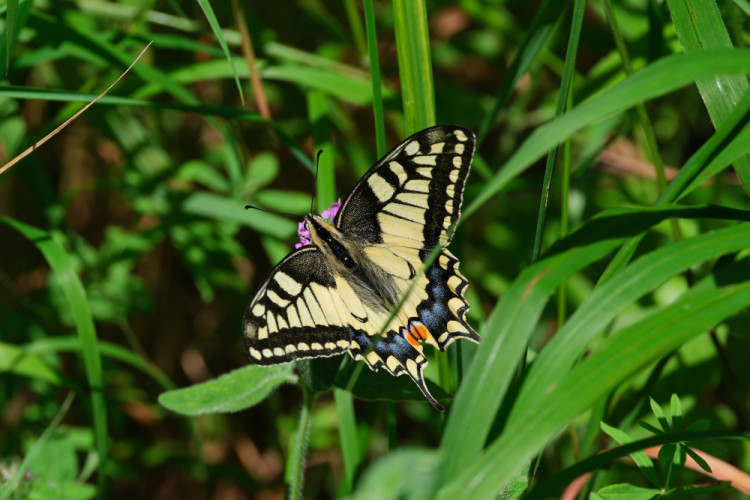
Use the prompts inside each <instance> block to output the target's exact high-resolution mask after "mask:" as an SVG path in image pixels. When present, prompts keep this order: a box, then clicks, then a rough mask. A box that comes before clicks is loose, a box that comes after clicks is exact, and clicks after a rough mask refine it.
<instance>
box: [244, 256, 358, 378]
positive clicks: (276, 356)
mask: <svg viewBox="0 0 750 500" xmlns="http://www.w3.org/2000/svg"><path fill="white" fill-rule="evenodd" d="M334 286H335V277H334V276H333V274H332V273H331V272H330V269H329V268H328V266H326V265H325V261H324V259H322V257H321V255H320V252H319V251H318V250H317V249H316V248H315V247H312V246H307V247H303V248H301V249H299V250H296V251H295V252H293V253H292V254H290V255H289V256H287V257H286V258H285V259H284V260H282V261H281V262H280V263H279V264H278V265H277V266H276V267H275V268H274V270H273V271H271V275H270V276H269V277H268V279H267V280H266V281H265V283H263V285H262V286H261V287H260V289H259V290H258V292H257V293H256V295H255V298H254V299H253V301H252V302H251V303H250V305H249V306H248V308H247V311H246V312H245V319H244V322H243V333H244V335H243V338H244V340H245V347H246V348H247V351H248V354H249V355H250V358H251V359H252V361H253V362H255V363H257V364H260V365H271V364H276V363H285V362H288V361H292V360H293V359H295V358H310V357H319V356H333V355H334V354H339V353H342V352H344V351H346V350H347V349H349V347H350V343H351V342H350V340H351V328H350V326H349V324H348V323H346V322H345V321H343V320H342V319H341V317H340V315H339V309H340V308H341V307H343V306H342V305H341V304H340V302H341V299H340V298H339V296H338V295H337V294H335V293H333V294H332V293H331V292H330V290H331V288H332V287H334Z"/></svg>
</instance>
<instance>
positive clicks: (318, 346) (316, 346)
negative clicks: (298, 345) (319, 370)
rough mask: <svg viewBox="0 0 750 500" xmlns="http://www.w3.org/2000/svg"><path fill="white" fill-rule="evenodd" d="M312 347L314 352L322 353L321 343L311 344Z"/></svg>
mask: <svg viewBox="0 0 750 500" xmlns="http://www.w3.org/2000/svg"><path fill="white" fill-rule="evenodd" d="M310 347H312V349H313V351H322V350H323V346H322V345H321V344H320V343H319V342H313V343H312V344H310Z"/></svg>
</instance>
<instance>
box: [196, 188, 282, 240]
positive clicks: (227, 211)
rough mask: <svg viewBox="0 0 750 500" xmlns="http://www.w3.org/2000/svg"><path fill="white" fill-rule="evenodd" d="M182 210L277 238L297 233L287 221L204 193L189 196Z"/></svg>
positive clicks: (234, 201) (225, 198)
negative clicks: (249, 210) (234, 223)
mask: <svg viewBox="0 0 750 500" xmlns="http://www.w3.org/2000/svg"><path fill="white" fill-rule="evenodd" d="M182 210H184V211H185V212H187V213H189V214H195V215H202V216H204V217H209V218H211V219H215V220H220V221H231V222H237V223H240V224H243V225H246V226H249V227H251V228H253V229H255V230H256V231H258V232H260V233H264V234H268V235H270V236H276V237H277V238H287V239H288V238H291V237H292V236H293V235H294V234H295V233H296V232H297V224H296V223H294V222H292V221H290V220H288V219H285V218H283V217H280V216H278V215H275V214H271V213H268V212H261V211H258V210H253V211H252V212H248V211H246V210H245V209H244V205H243V204H242V202H240V201H238V200H235V199H233V198H228V197H225V196H220V195H217V194H213V193H208V192H204V191H197V192H195V193H193V194H191V195H189V196H188V197H187V198H186V199H185V201H184V202H183V203H182Z"/></svg>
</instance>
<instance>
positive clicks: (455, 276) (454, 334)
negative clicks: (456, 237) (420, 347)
mask: <svg viewBox="0 0 750 500" xmlns="http://www.w3.org/2000/svg"><path fill="white" fill-rule="evenodd" d="M425 275H426V276H427V280H428V283H429V284H428V287H427V295H428V298H427V300H423V301H422V303H421V304H420V305H419V307H418V308H417V314H418V315H419V318H420V320H421V321H422V323H423V324H424V326H425V327H427V329H428V330H429V331H430V332H431V333H432V335H433V336H435V337H436V338H437V344H438V348H439V349H440V350H441V351H445V350H446V349H447V348H448V346H449V345H450V344H451V343H452V342H453V341H454V340H456V339H459V338H465V339H467V340H471V341H472V342H477V343H478V342H479V340H480V337H479V335H478V334H477V333H476V332H475V331H474V330H473V329H472V328H471V326H469V324H468V323H467V321H466V311H468V310H469V303H468V302H467V301H466V299H465V298H464V290H465V289H466V287H467V285H468V284H469V282H468V281H467V280H466V278H464V277H463V275H462V274H461V273H460V272H459V270H458V259H457V258H456V257H454V256H453V254H451V253H450V252H449V251H448V250H447V249H443V251H442V252H441V253H440V255H439V256H438V258H437V259H435V262H433V263H432V265H431V266H430V268H429V269H428V270H427V272H426V273H425Z"/></svg>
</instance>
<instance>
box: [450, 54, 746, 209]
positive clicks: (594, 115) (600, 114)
mask: <svg viewBox="0 0 750 500" xmlns="http://www.w3.org/2000/svg"><path fill="white" fill-rule="evenodd" d="M747 72H750V51H748V50H745V49H731V50H727V49H725V50H716V51H703V52H696V53H690V54H678V55H673V56H668V57H664V58H662V59H660V60H658V61H656V62H654V63H653V64H651V65H649V66H647V67H646V68H643V69H642V70H640V71H636V72H635V73H633V74H632V75H631V76H629V77H628V78H626V79H625V80H624V81H622V82H620V83H618V84H617V85H614V86H613V87H611V88H609V89H607V90H605V91H604V92H602V93H600V94H598V95H596V96H594V97H592V98H591V99H589V100H587V101H585V102H583V103H581V104H579V105H578V106H577V107H576V108H574V109H573V110H572V111H570V112H569V113H566V114H564V115H563V116H561V117H559V118H557V119H555V120H553V121H551V122H549V123H546V124H544V125H542V126H541V127H539V128H537V129H536V130H535V131H534V132H533V133H532V134H531V135H530V136H529V138H528V139H526V141H524V142H523V144H521V146H520V147H519V148H518V149H517V150H516V152H515V154H514V155H513V156H512V157H511V158H510V159H509V160H508V161H507V162H506V164H505V165H504V167H503V168H502V169H501V170H500V171H499V172H498V173H497V174H496V175H495V176H494V177H493V178H492V179H490V181H489V182H488V183H487V184H486V186H485V187H484V189H483V190H482V191H481V192H480V193H479V195H478V196H477V197H476V198H475V199H474V200H473V201H472V202H471V204H470V205H469V206H468V207H467V208H466V209H465V210H464V218H466V216H467V215H469V214H471V213H473V212H475V211H476V210H477V209H478V208H479V207H480V206H481V205H483V204H484V203H485V202H486V201H487V200H489V199H490V198H491V197H493V196H494V195H495V194H497V192H498V191H500V190H501V189H503V188H504V187H505V186H506V185H507V184H508V182H510V181H511V180H512V179H514V178H515V177H516V176H518V175H519V174H520V173H521V172H523V171H524V169H526V168H527V167H529V166H530V165H531V164H532V163H533V162H535V161H536V160H538V159H539V158H540V157H541V156H542V155H544V154H545V153H546V152H547V151H549V149H550V148H552V147H554V146H556V145H557V144H560V143H561V142H562V141H564V140H565V139H567V138H568V137H571V136H572V135H573V134H575V133H576V132H577V131H578V130H580V129H582V128H583V127H585V126H587V125H590V124H592V123H594V122H595V121H597V120H601V119H603V118H605V117H608V116H611V115H613V114H615V113H619V112H622V111H624V110H626V109H629V108H631V107H633V106H634V105H636V104H638V103H641V102H645V101H647V100H649V99H652V98H654V97H658V96H660V95H664V94H667V93H669V92H671V91H673V90H676V89H678V88H681V87H684V86H685V85H687V84H689V83H691V82H694V81H696V80H697V79H700V78H708V77H713V76H715V75H721V74H733V73H747Z"/></svg>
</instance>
